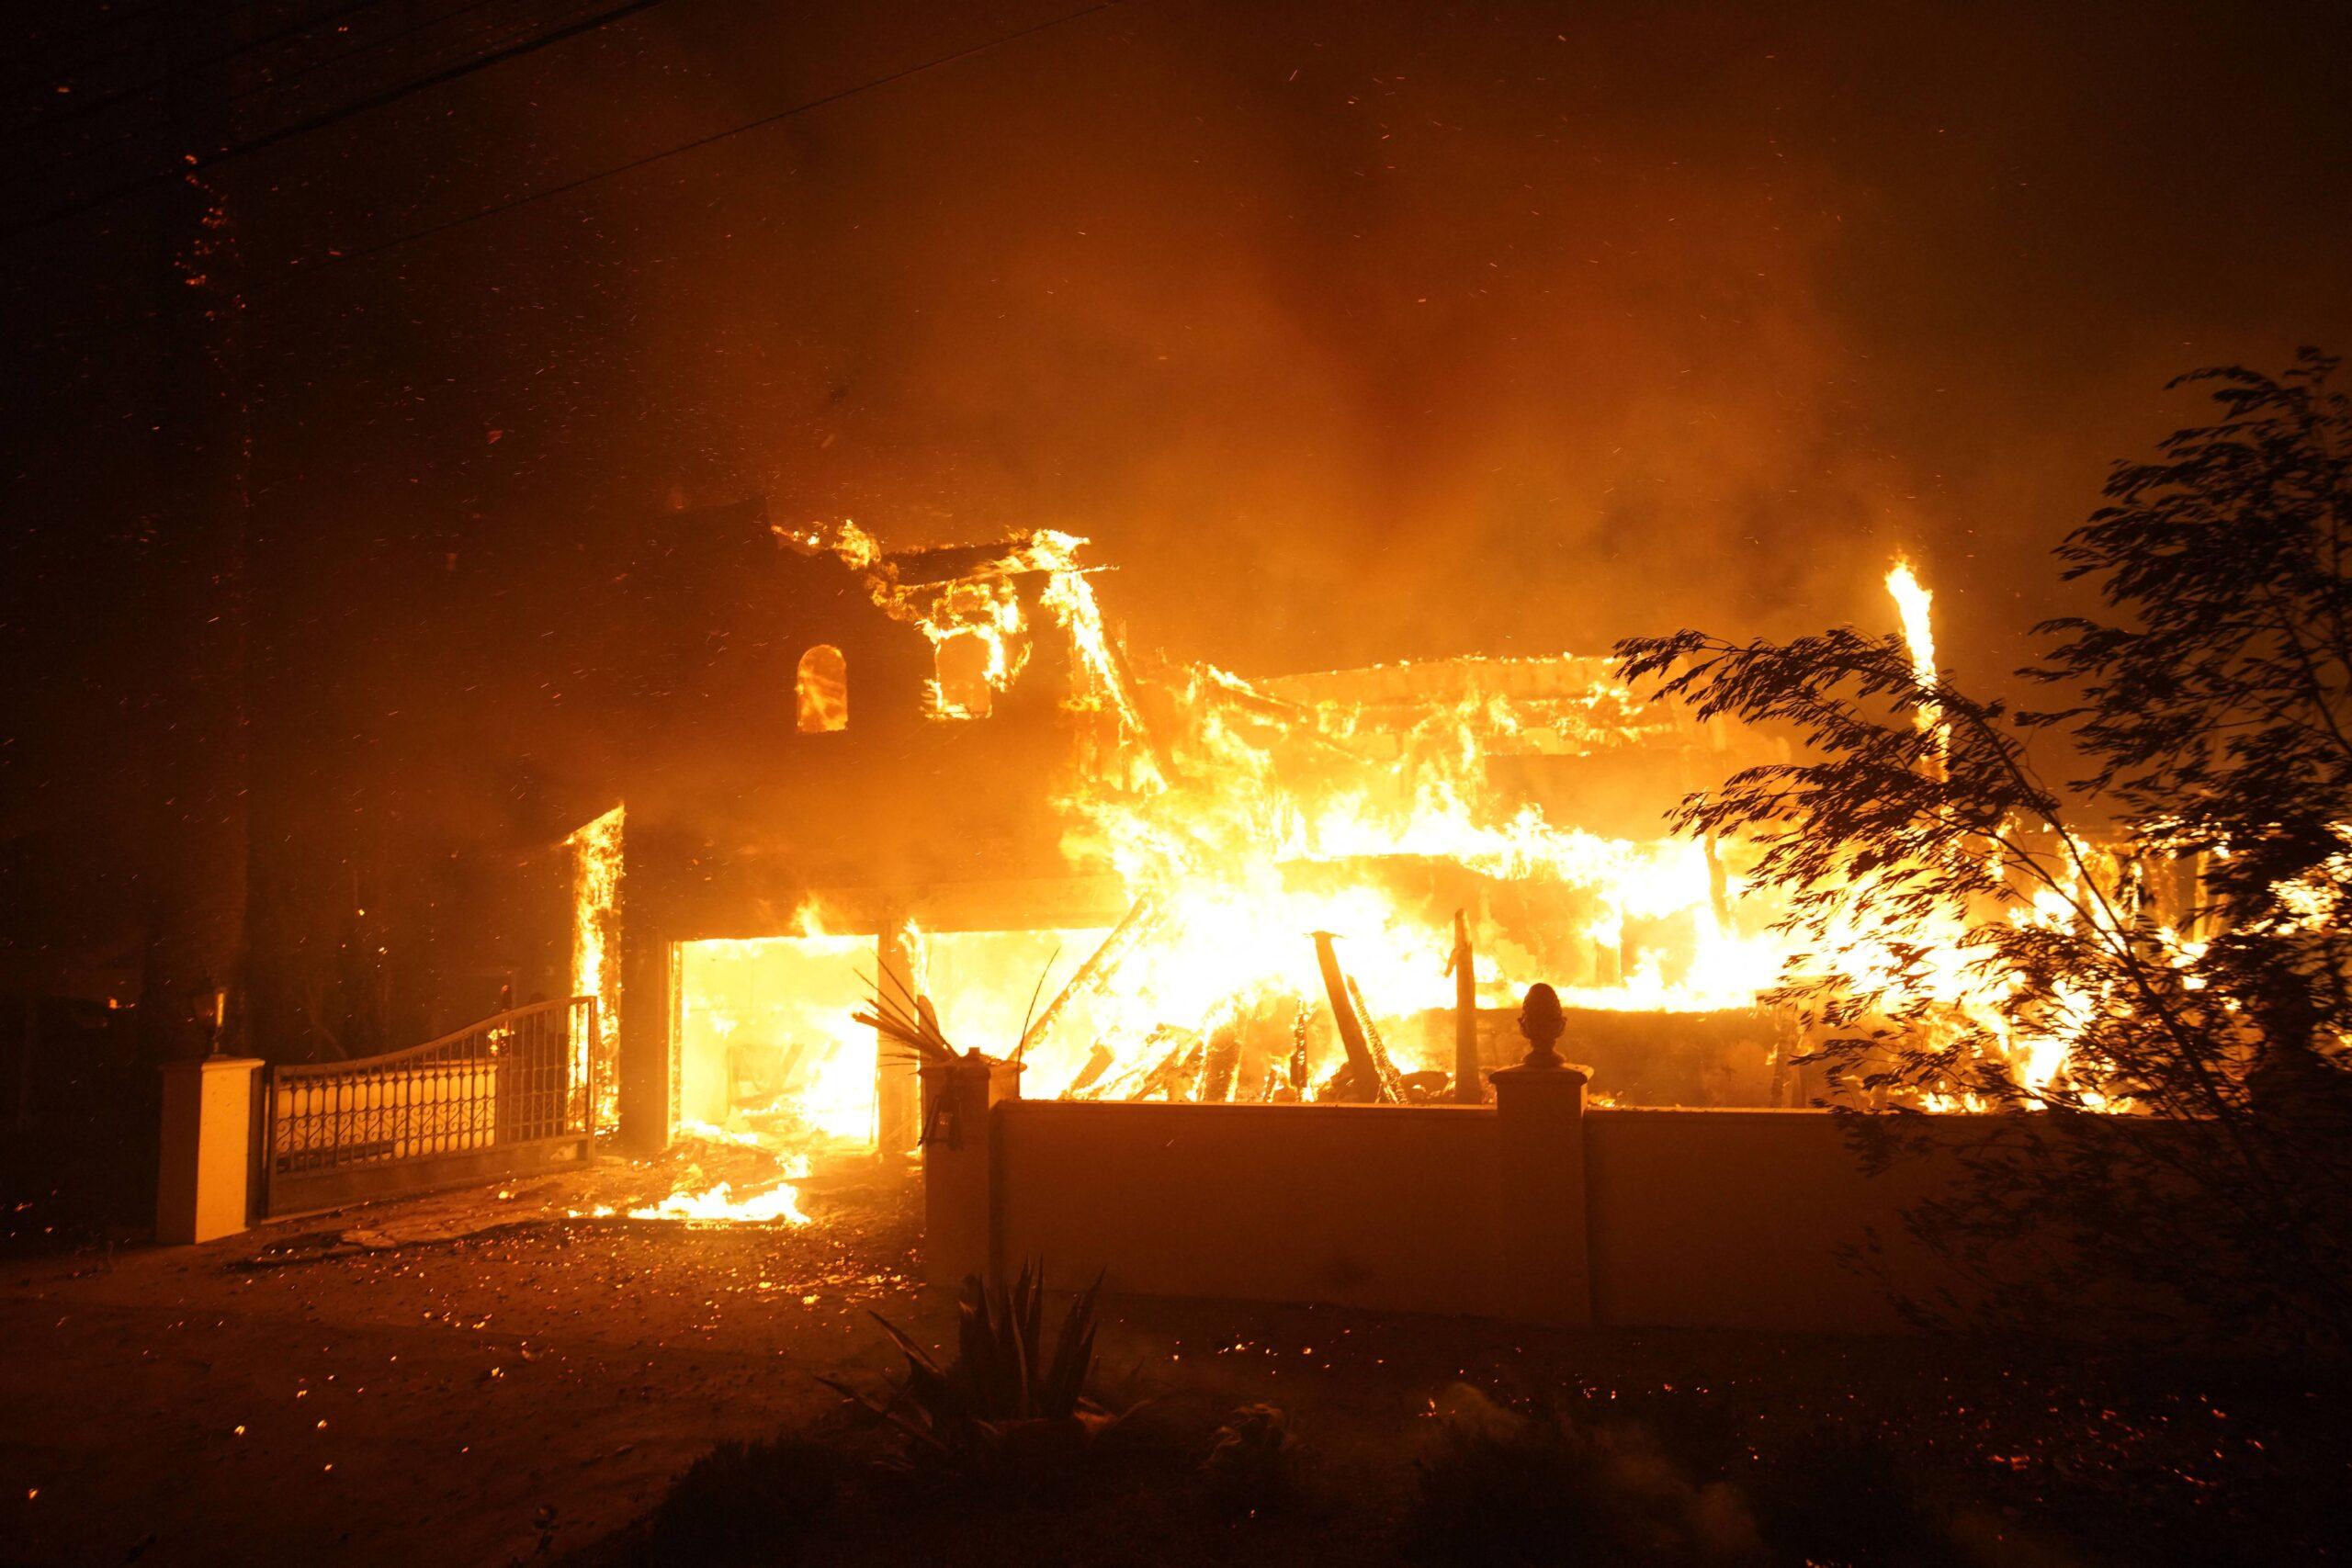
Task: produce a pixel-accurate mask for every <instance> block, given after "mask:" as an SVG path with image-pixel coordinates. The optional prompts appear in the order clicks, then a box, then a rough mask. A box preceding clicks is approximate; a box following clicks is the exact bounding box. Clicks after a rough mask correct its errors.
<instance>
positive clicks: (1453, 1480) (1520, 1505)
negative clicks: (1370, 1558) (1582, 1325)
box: [1405, 1388, 1759, 1568]
mask: <svg viewBox="0 0 2352 1568" xmlns="http://www.w3.org/2000/svg"><path fill="white" fill-rule="evenodd" d="M1418 1468H1419V1489H1418V1493H1417V1495H1416V1496H1415V1498H1414V1500H1413V1503H1412V1506H1411V1507H1410V1509H1409V1510H1408V1514H1407V1517H1406V1519H1405V1546H1406V1550H1407V1551H1408V1553H1409V1554H1410V1555H1411V1556H1413V1557H1414V1558H1416V1559H1417V1560H1419V1561H1422V1562H1439V1563H1449V1564H1456V1563H1458V1564H1463V1565H1464V1568H1512V1565H1517V1564H1527V1565H1530V1568H1533V1565H1536V1564H1542V1565H1544V1568H1554V1565H1556V1564H1566V1563H1577V1562H1594V1563H1610V1564H1618V1563H1623V1564H1635V1563H1660V1564H1665V1563H1691V1564H1701V1563H1734V1562H1753V1561H1755V1560H1757V1558H1758V1550H1759V1549H1758V1544H1757V1540H1756V1532H1755V1527H1754V1525H1753V1523H1752V1522H1751V1521H1750V1520H1749V1518H1748V1517H1747V1508H1746V1506H1744V1505H1743V1504H1742V1503H1741V1501H1740V1499H1739V1497H1738V1495H1736V1493H1734V1492H1733V1491H1732V1489H1731V1488H1730V1487H1728V1486H1726V1485H1724V1484H1723V1483H1720V1482H1718V1483H1712V1484H1709V1485H1704V1486H1702V1485H1698V1484H1695V1483H1692V1482H1691V1479H1690V1478H1689V1477H1688V1476H1686V1475H1685V1474H1684V1473H1683V1472H1682V1471H1681V1470H1680V1469H1679V1467H1678V1466H1677V1465H1675V1464H1674V1463H1673V1461H1670V1460H1669V1459H1668V1458H1667V1457H1666V1456H1665V1455H1664V1454H1663V1453H1662V1452H1660V1451H1659V1450H1658V1449H1657V1444H1656V1443H1655V1442H1654V1441H1653V1440H1652V1439H1651V1438H1649V1437H1648V1436H1647V1435H1646V1434H1645V1433H1644V1432H1642V1431H1640V1430H1639V1429H1637V1428H1634V1427H1613V1428H1602V1427H1578V1426H1576V1425H1573V1424H1571V1423H1569V1422H1567V1421H1566V1420H1564V1419H1562V1418H1561V1417H1560V1416H1558V1415H1557V1414H1555V1413H1554V1412H1553V1411H1551V1410H1550V1409H1548V1408H1544V1407H1535V1408H1531V1409H1525V1410H1514V1409H1509V1408H1506V1407H1504V1406H1501V1405H1498V1404H1495V1403H1494V1402H1492V1401H1491V1400H1488V1399H1487V1398H1486V1396H1484V1395H1483V1394H1480V1393H1477V1391H1476V1390H1474V1389H1469V1388H1457V1389H1455V1390H1453V1393H1452V1394H1451V1395H1450V1396H1449V1400H1448V1408H1447V1410H1446V1411H1445V1412H1444V1413H1443V1415H1442V1417H1441V1420H1440V1426H1439V1429H1438V1434H1437V1438H1436V1440H1435V1443H1434V1445H1433V1448H1432V1451H1431V1452H1430V1455H1429V1456H1428V1457H1427V1458H1425V1459H1423V1460H1421V1461H1419V1466H1418Z"/></svg>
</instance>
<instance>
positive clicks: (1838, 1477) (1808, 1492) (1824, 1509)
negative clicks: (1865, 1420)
mask: <svg viewBox="0 0 2352 1568" xmlns="http://www.w3.org/2000/svg"><path fill="white" fill-rule="evenodd" d="M1757 1511H1758V1514H1759V1515H1760V1516H1761V1517H1760V1519H1759V1521H1758V1524H1759V1528H1760V1529H1761V1530H1762V1531H1763V1535H1764V1539H1765V1540H1766V1541H1767V1542H1769V1543H1770V1546H1771V1547H1772V1549H1773V1550H1774V1551H1778V1552H1780V1553H1781V1554H1783V1555H1784V1556H1786V1557H1788V1558H1789V1559H1790V1560H1791V1561H1794V1562H1818V1563H1822V1564H1824V1565H1825V1568H1958V1565H1959V1564H1961V1563H1962V1562H1966V1561H1967V1557H1966V1554H1965V1553H1963V1552H1962V1551H1960V1549H1959V1548H1958V1547H1957V1546H1956V1545H1954V1544H1953V1543H1952V1540H1951V1536H1950V1534H1949V1532H1948V1531H1946V1530H1945V1529H1944V1528H1943V1526H1942V1522H1941V1521H1940V1520H1939V1518H1938V1517H1936V1515H1935V1514H1934V1512H1933V1511H1932V1510H1930V1509H1929V1508H1928V1506H1926V1505H1925V1504H1924V1503H1923V1502H1922V1501H1921V1499H1920V1497H1919V1495H1918V1494H1917V1491H1916V1490H1915V1489H1914V1488H1913V1486H1912V1485H1911V1483H1910V1481H1909V1479H1908V1478H1907V1477H1906V1476H1905V1474H1904V1472H1903V1470H1902V1467H1901V1466H1900V1465H1899V1464H1898V1463H1897V1462H1896V1461H1895V1459H1894V1454H1893V1452H1892V1451H1891V1450H1890V1448H1889V1445H1887V1444H1885V1443H1883V1442H1873V1441H1871V1439H1870V1438H1866V1437H1864V1436H1862V1435H1860V1434H1859V1433H1854V1432H1849V1431H1845V1430H1842V1429H1839V1430H1821V1431H1815V1432H1813V1433H1811V1434H1808V1435H1807V1436H1806V1437H1805V1438H1804V1439H1802V1440H1801V1441H1799V1442H1798V1443H1797V1444H1795V1445H1794V1446H1793V1447H1792V1449H1790V1450H1789V1451H1788V1452H1786V1453H1785V1454H1783V1455H1781V1456H1780V1457H1779V1458H1778V1459H1777V1460H1776V1461H1774V1462H1773V1463H1772V1465H1771V1466H1770V1470H1769V1471H1768V1472H1767V1473H1766V1478H1765V1479H1764V1481H1763V1482H1762V1483H1760V1484H1759V1486H1758V1503H1757Z"/></svg>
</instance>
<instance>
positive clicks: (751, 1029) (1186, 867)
mask: <svg viewBox="0 0 2352 1568" xmlns="http://www.w3.org/2000/svg"><path fill="white" fill-rule="evenodd" d="M769 532H770V534H771V536H772V537H771V539H770V540H769V541H768V543H769V544H772V546H773V550H772V552H771V553H772V560H766V561H763V564H762V566H761V567H760V569H759V570H762V571H764V572H766V573H768V574H769V575H770V576H772V577H773V578H774V579H775V585H776V592H777V595H778V597H777V599H776V600H775V602H776V603H779V604H789V605H790V606H792V613H791V616H790V624H791V626H792V628H793V632H794V634H795V635H794V636H793V637H792V638H791V640H789V641H786V640H783V639H782V638H781V637H776V636H775V635H774V634H771V636H770V637H769V638H767V639H763V642H762V644H761V645H760V646H759V648H758V649H757V652H756V655H755V656H754V657H751V658H745V659H741V660H735V661H734V662H733V664H732V665H731V667H730V668H729V671H728V673H727V675H726V677H725V682H724V690H723V692H721V693H719V695H721V696H723V697H724V698H725V701H726V711H727V712H728V713H729V716H730V719H729V723H728V724H726V725H724V726H721V727H718V732H717V733H714V734H711V735H709V736H707V737H706V738H705V740H704V743H706V744H707V752H708V755H707V757H702V758H700V759H699V760H697V759H696V758H695V744H696V743H694V742H688V743H684V744H682V745H678V746H665V747H661V748H649V749H648V751H647V754H646V755H645V756H644V757H643V758H642V759H640V760H639V761H638V762H636V763H634V764H630V765H626V766H624V767H622V768H621V769H620V770H619V772H618V774H617V776H616V779H615V781H614V783H615V784H616V788H615V789H614V791H613V794H614V795H615V796H616V804H615V805H614V806H613V807H612V808H611V809H610V810H609V811H607V812H605V814H604V815H602V816H599V817H597V818H595V819H594V820H593V821H590V822H588V823H586V824H585V825H583V826H582V828H581V829H579V831H578V832H576V833H575V834H573V836H572V838H571V840H570V843H569V852H570V856H571V872H572V876H571V880H572V885H573V888H574V892H575V896H576V897H575V903H576V908H575V910H574V913H573V940H572V945H571V971H572V973H571V981H572V987H573V989H574V991H575V992H579V993H594V994H596V995H598V996H599V997H600V998H602V999H603V1001H604V1004H605V1006H604V1030H603V1033H602V1036H601V1038H600V1039H599V1040H598V1041H597V1043H596V1047H595V1048H596V1050H597V1053H598V1055H599V1057H600V1061H599V1062H598V1064H597V1066H598V1073H597V1077H598V1080H599V1082H600V1085H601V1086H602V1087H601V1090H600V1094H599V1100H600V1101H601V1104H600V1107H599V1121H600V1122H601V1123H602V1124H603V1125H604V1126H605V1127H606V1128H608V1129H613V1130H617V1131H618V1132H619V1133H620V1134H622V1135H623V1137H624V1139H625V1141H627V1142H628V1143H629V1144H632V1145H636V1146H638V1147H640V1148H645V1147H651V1146H657V1145H662V1144H664V1143H666V1142H668V1141H669V1140H670V1139H671V1138H672V1137H673V1136H675V1135H676V1134H679V1133H680V1132H681V1131H682V1130H696V1129H701V1130H708V1129H712V1128H720V1127H723V1128H726V1129H728V1130H729V1133H730V1134H731V1135H733V1136H735V1137H737V1138H745V1137H751V1136H757V1137H760V1138H763V1139H769V1138H773V1139H775V1140H777V1141H779V1142H787V1141H799V1142H806V1141H808V1140H809V1139H812V1138H813V1139H837V1140H842V1142H843V1143H844V1144H846V1145H865V1146H878V1147H880V1148H882V1149H885V1150H901V1149H906V1148H909V1147H911V1146H912V1145H914V1144H915V1143H916V1141H917V1139H918V1136H919V1134H920V1129H919V1128H918V1127H917V1125H916V1122H917V1111H916V1107H917V1101H918V1095H917V1091H916V1088H915V1080H914V1076H913V1072H912V1068H911V1066H910V1065H909V1064H908V1063H906V1062H905V1061H903V1060H900V1059H898V1058H897V1057H896V1056H895V1055H894V1053H895V1049H896V1048H895V1047H893V1046H891V1045H889V1044H888V1043H886V1042H881V1041H878V1040H877V1038H876V1032H874V1031H873V1030H872V1029H871V1028H869V1027H866V1026H865V1025H861V1024H859V1023H857V1022H855V1021H853V1017H852V1015H853V1013H854V1012H855V1011H857V1010H860V1009H861V1008H862V1007H864V1006H865V1005H867V1003H868V1002H869V1000H870V998H872V996H873V995H874V993H875V990H876V987H877V986H878V987H880V988H881V989H882V991H883V992H884V993H885V994H886V995H893V996H903V997H904V998H907V999H908V1001H909V1002H910V1003H911V1000H912V998H915V997H918V996H920V997H922V998H926V999H927V1000H928V1001H929V1002H930V1003H932V1004H933V1006H935V1008H936V1010H937V1013H938V1016H939V1019H940V1022H941V1025H942V1027H943V1028H944V1032H945V1033H946V1034H947V1036H948V1037H949V1039H951V1040H952V1041H953V1042H954V1043H956V1045H957V1046H959V1047H978V1048H979V1049H981V1050H983V1051H986V1052H987V1053H988V1054H989V1055H994V1056H999V1057H1010V1058H1014V1059H1017V1060H1018V1061H1020V1063H1021V1064H1022V1066H1023V1080H1022V1081H1023V1089H1022V1092H1023V1094H1024V1095H1025V1096H1027V1097H1029V1098H1033V1099H1035V1098H1053V1097H1072V1098H1084V1099H1170V1100H1233V1101H1283V1100H1359V1101H1379V1100H1399V1101H1409V1100H1439V1099H1455V1098H1476V1097H1477V1096H1478V1095H1480V1094H1481V1093H1483V1082H1482V1081H1481V1077H1480V1070H1481V1069H1483V1068H1484V1067H1487V1066H1499V1065H1502V1064H1504V1063H1506V1062H1508V1061H1510V1060H1514V1059H1516V1056H1517V1055H1518V1052H1519V1049H1520V1046H1519V1043H1518V1040H1517V1035H1516V1032H1515V1027H1514V1018H1515V1014H1516V1010H1517V1006H1518V1001H1519V998H1520V997H1521V994H1522V992H1523V990H1524V988H1525V987H1527V986H1528V985H1529V984H1530V983H1532V982H1534V981H1538V980H1542V981H1546V982H1549V983H1551V984H1552V985H1554V986H1555V987H1557V988H1558V990H1559V992H1560V994H1561V996H1562V998H1563V999H1564V1001H1565V1002H1566V1004H1567V1007H1568V1010H1569V1022H1568V1038H1567V1041H1566V1052H1567V1054H1568V1055H1571V1056H1572V1057H1574V1058H1576V1059H1577V1060H1581V1061H1585V1062H1588V1063H1589V1064H1591V1065H1593V1066H1595V1067H1596V1069H1597V1077H1596V1082H1595V1089H1596V1092H1597V1094H1600V1095H1605V1096H1608V1097H1611V1098H1613V1099H1615V1100H1617V1101H1619V1102H1621V1103H1629V1104H1654V1105H1776V1104H1794V1103H1802V1102H1803V1101H1804V1098H1805V1096H1806V1093H1807V1089H1806V1086H1804V1084H1802V1083H1801V1082H1800V1081H1799V1079H1800V1075H1799V1073H1798V1070H1797V1069H1796V1068H1794V1067H1792V1065H1791V1062H1790V1052H1789V1049H1788V1045H1789V1042H1788V1041H1787V1040H1786V1039H1785V1038H1783V1035H1782V1032H1781V1025H1780V1024H1779V1023H1778V1022H1777V1021H1776V1019H1775V1017H1774V1015H1773V1014H1772V1013H1771V1012H1770V1010H1767V1009H1764V1008H1761V1007H1759V1006H1758V1003H1757V998H1758V993H1759V992H1760V991H1761V990H1762V989H1763V988H1764V987H1767V986H1769V985H1770V982H1771V980H1772V978H1773V975H1774V971H1775V968H1776V964H1777V957H1778V951H1779V950H1778V947H1777V945H1776V943H1775V942H1774V941H1773V939H1772V938H1771V936H1770V932H1769V931H1767V930H1766V927H1767V926H1768V925H1769V923H1770V915H1771V912H1770V909H1769V908H1765V907H1764V906H1763V905H1762V904H1761V902H1760V901H1759V900H1758V899H1757V898H1755V897H1753V896H1752V895H1750V894H1748V893H1747V891H1746V890H1745V888H1744V886H1743V880H1742V876H1741V867H1740V865H1739V864H1738V863H1737V856H1736V852H1732V851H1729V850H1719V848H1718V846H1715V845H1713V844H1710V843H1707V842H1702V841H1700V840H1693V839H1689V838H1680V837H1673V836H1669V835H1668V832H1667V830H1666V828H1665V824H1664V816H1665V813H1666V811H1667V810H1668V808H1669V807H1671V806H1672V805H1673V804H1674V803H1675V802H1676V801H1677V800H1679V798H1680V797H1681V796H1682V795H1684V794H1685V793H1687V792H1688V791H1690V790H1691V789H1693V788H1697V787H1701V786H1703V785H1705V784H1709V783H1712V782H1714V781H1717V780H1720V779H1721V778H1723V777H1724V776H1725V775H1726V774H1728V773H1730V772H1732V771H1733V770H1735V769H1736V768H1737V767H1740V766H1743V765H1747V764H1748V763H1752V762H1757V761H1769V760H1782V759H1783V758H1784V753H1783V752H1782V750H1781V747H1780V745H1779V743H1778V742H1775V741H1773V740H1771V739H1768V738H1766V737H1762V736H1759V735H1757V734H1754V733H1752V732H1747V731H1744V730H1741V729H1739V728H1736V727H1733V726H1730V725H1727V724H1724V723H1722V722H1716V723H1710V724H1701V723H1698V722H1696V721H1694V720H1692V719H1691V717H1690V716H1689V715H1688V714H1687V713H1686V712H1684V711H1683V710H1681V709H1679V708H1676V707H1672V706H1665V705H1651V704H1645V703H1644V702H1642V701H1641V700H1639V699H1637V698H1636V697H1634V695H1633V694H1631V693H1630V692H1628V691H1627V690H1626V689H1625V688H1624V687H1623V685H1622V684H1620V683H1619V682H1616V681H1615V680H1614V678H1613V677H1612V674H1611V670H1610V667H1609V665H1608V663H1607V661H1606V660H1600V659H1596V658H1578V657H1569V656H1562V657H1558V658H1544V659H1460V660H1442V661H1434V662H1428V663H1412V664H1398V665H1387V666H1380V667H1376V668H1372V669H1363V670H1347V671H1325V672H1320V673H1313V674H1299V675H1291V676H1285V677H1281V678H1274V679H1257V680H1245V679H1243V678H1241V677H1239V676H1238V675H1235V674H1232V673H1229V672H1227V671H1223V670H1219V669H1216V668H1212V667H1210V666H1207V665H1203V664H1185V663H1179V662H1175V661H1171V660H1165V659H1159V658H1153V657H1147V656H1145V655H1144V654H1142V653H1141V652H1139V651H1136V650H1131V649H1128V648H1126V647H1125V644H1124V639H1123V638H1122V637H1119V636H1118V635H1116V634H1115V633H1114V631H1113V630H1112V629H1111V628H1110V627H1109V626H1107V625H1106V622H1105V619H1104V615H1103V609H1102V607H1101V605H1100V604H1099V603H1098V601H1097V598H1096V594H1095V584H1096V582H1097V581H1098V577H1097V575H1096V574H1097V572H1098V570H1100V569H1099V568H1096V567H1094V566H1092V565H1091V564H1089V563H1087V562H1086V561H1085V560H1084V559H1083V558H1082V554H1081V552H1082V548H1083V545H1084V541H1082V540H1080V539H1077V538H1074V537H1071V536H1067V535H1062V534H1056V533H1047V532H1040V533H1035V534H1031V535H1026V536H1016V537H1013V538H1010V539H1005V540H1002V541H1000V542H996V543H992V544H988V545H983V546H977V547H959V548H950V549H930V550H909V551H896V552H885V551H884V550H882V549H881V548H880V547H879V546H878V545H877V544H876V542H875V541H874V539H873V538H872V537H870V536H867V535H866V534H865V533H863V532H862V531H860V530H858V529H857V528H855V527H854V526H853V525H842V526H841V527H840V528H838V529H834V530H830V531H828V532H826V533H824V534H822V535H821V536H820V535H813V534H812V535H793V534H787V533H785V532H783V531H781V530H770V531H769ZM764 548H765V547H764V546H763V549H764ZM706 695H707V696H708V695H710V693H706ZM714 700H715V699H714ZM714 711H716V710H714ZM747 715H748V716H749V718H748V719H747V718H746V716H747ZM747 724H748V727H749V728H751V729H752V730H753V731H754V732H756V733H755V734H754V735H751V736H747V735H746V734H745V733H743V732H742V731H743V728H745V727H746V725H747ZM689 728H691V726H689ZM1465 1068H1468V1069H1470V1070H1469V1071H1466V1072H1465V1071H1464V1069H1465Z"/></svg>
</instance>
